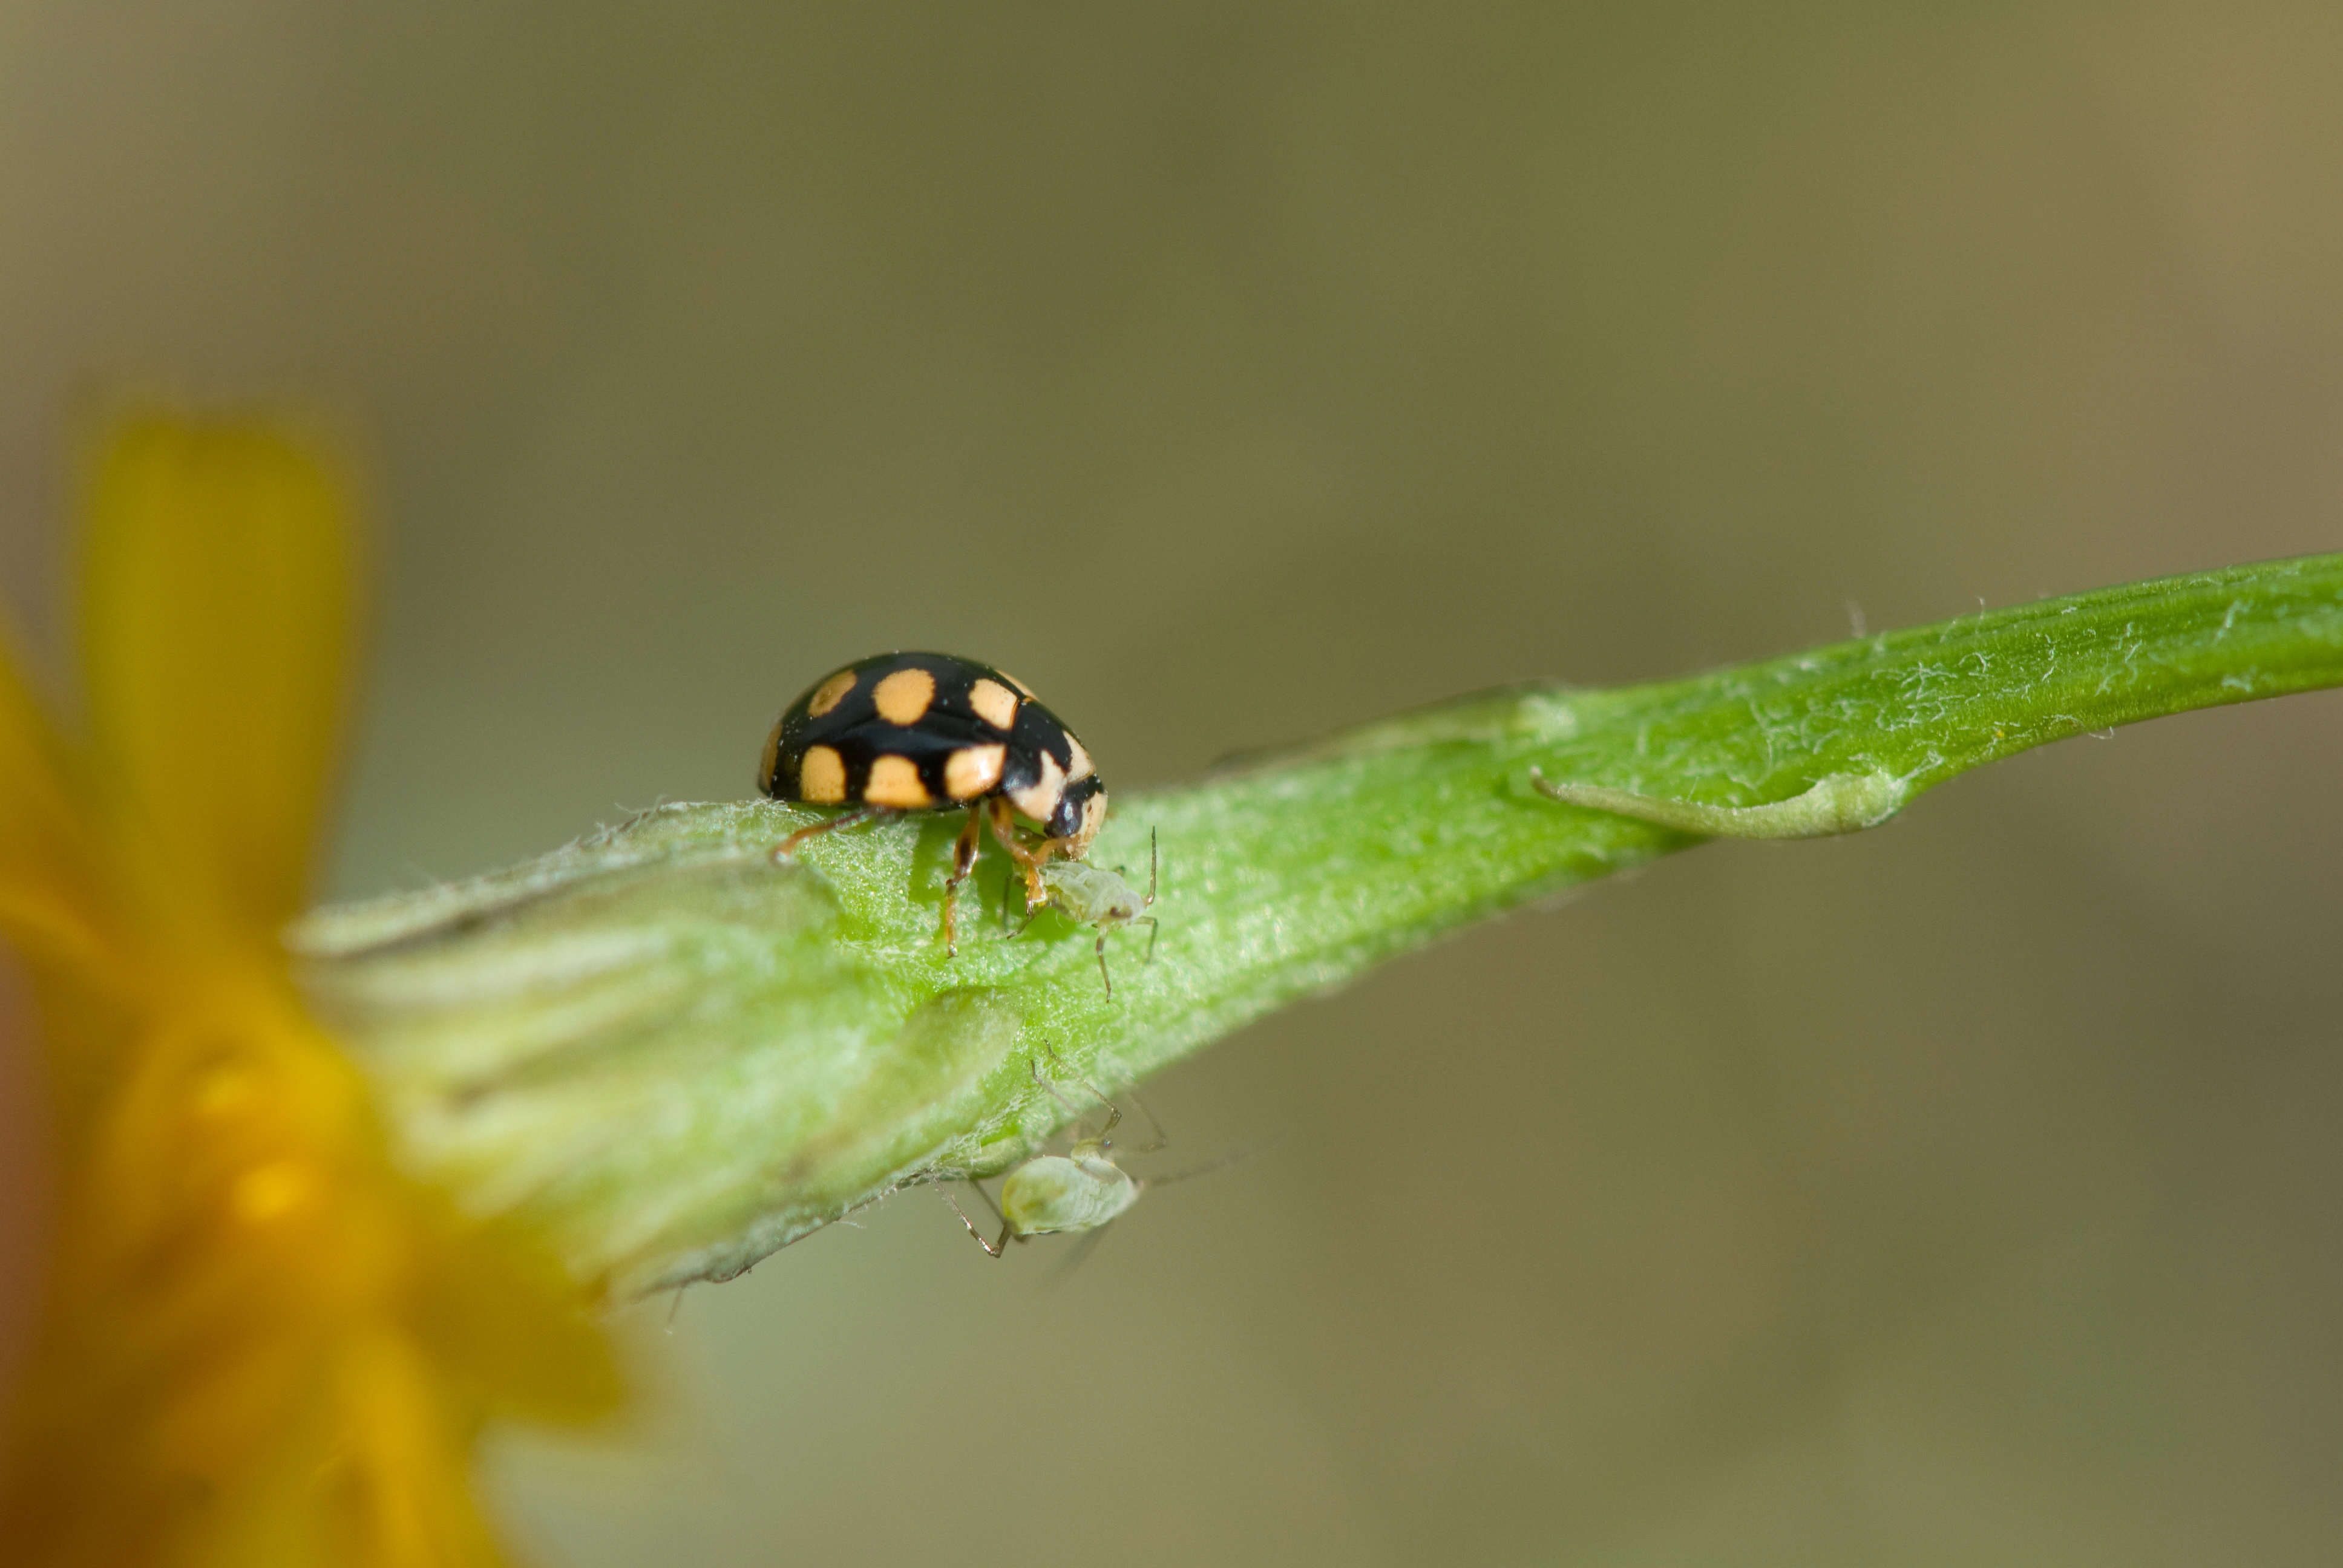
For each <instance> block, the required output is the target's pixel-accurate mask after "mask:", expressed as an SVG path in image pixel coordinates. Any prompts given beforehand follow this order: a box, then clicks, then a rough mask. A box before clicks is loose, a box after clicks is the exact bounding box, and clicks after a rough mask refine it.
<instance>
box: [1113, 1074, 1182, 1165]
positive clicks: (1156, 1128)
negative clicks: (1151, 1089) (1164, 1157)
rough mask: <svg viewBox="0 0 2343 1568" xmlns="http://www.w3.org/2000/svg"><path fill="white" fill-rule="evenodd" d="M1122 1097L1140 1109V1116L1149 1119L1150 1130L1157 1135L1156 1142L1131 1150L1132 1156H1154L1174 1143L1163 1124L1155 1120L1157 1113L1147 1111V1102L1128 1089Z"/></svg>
mask: <svg viewBox="0 0 2343 1568" xmlns="http://www.w3.org/2000/svg"><path fill="white" fill-rule="evenodd" d="M1122 1097H1123V1098H1124V1099H1125V1100H1128V1101H1131V1103H1132V1104H1133V1105H1136V1106H1137V1107H1139V1114H1141V1116H1144V1117H1145V1118H1147V1126H1148V1130H1149V1131H1151V1132H1153V1133H1154V1134H1155V1141H1153V1142H1152V1143H1149V1144H1146V1145H1144V1146H1142V1147H1141V1148H1138V1149H1133V1150H1130V1151H1128V1152H1130V1153H1132V1154H1152V1153H1154V1152H1155V1151H1157V1150H1159V1149H1161V1148H1165V1147H1167V1146H1168V1145H1169V1144H1170V1143H1171V1141H1172V1135H1171V1134H1170V1133H1168V1132H1166V1131H1163V1123H1161V1121H1156V1120H1155V1112H1153V1111H1150V1110H1148V1109H1147V1101H1144V1100H1141V1099H1140V1098H1139V1096H1138V1095H1136V1094H1134V1093H1132V1092H1131V1091H1130V1090H1127V1089H1126V1090H1124V1091H1122Z"/></svg>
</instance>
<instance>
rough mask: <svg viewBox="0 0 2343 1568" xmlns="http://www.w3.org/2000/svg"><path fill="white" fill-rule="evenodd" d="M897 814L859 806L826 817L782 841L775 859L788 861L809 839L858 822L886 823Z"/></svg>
mask: <svg viewBox="0 0 2343 1568" xmlns="http://www.w3.org/2000/svg"><path fill="white" fill-rule="evenodd" d="M894 816H895V813H894V812H893V811H891V810H890V809H888V808H886V807H884V806H857V807H856V808H855V809H853V810H851V811H841V812H840V813H839V814H838V815H837V816H835V817H825V818H823V819H821V820H820V821H819V822H809V823H807V824H806V825H805V826H804V827H802V828H800V829H798V830H797V831H796V832H794V833H792V834H790V835H789V837H788V838H786V839H782V840H781V841H780V844H779V848H777V849H774V850H773V859H776V860H786V859H789V857H790V856H792V855H794V854H796V853H797V852H798V846H799V844H802V843H804V842H805V841H806V840H807V839H812V838H818V837H820V835H821V834H824V833H828V832H831V831H833V830H835V829H840V828H851V827H852V826H854V824H855V823H857V822H885V821H890V820H892V819H893V818H894Z"/></svg>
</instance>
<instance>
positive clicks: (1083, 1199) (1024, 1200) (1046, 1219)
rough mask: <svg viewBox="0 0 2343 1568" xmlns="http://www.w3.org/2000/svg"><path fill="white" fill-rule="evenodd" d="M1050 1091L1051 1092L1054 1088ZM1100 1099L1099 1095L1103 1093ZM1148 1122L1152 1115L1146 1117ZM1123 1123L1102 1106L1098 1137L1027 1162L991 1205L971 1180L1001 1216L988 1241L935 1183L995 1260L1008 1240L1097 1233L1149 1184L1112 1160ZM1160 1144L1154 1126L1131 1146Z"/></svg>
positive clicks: (1011, 1175)
mask: <svg viewBox="0 0 2343 1568" xmlns="http://www.w3.org/2000/svg"><path fill="white" fill-rule="evenodd" d="M1052 1092H1055V1091H1052ZM1101 1098H1103V1097H1101ZM1148 1120H1149V1121H1153V1120H1154V1118H1152V1117H1150V1118H1149V1119H1148ZM1121 1121H1122V1112H1121V1111H1120V1110H1118V1109H1117V1108H1116V1107H1114V1106H1112V1105H1109V1106H1108V1107H1107V1108H1106V1125H1105V1126H1104V1127H1101V1129H1099V1131H1098V1135H1097V1136H1096V1137H1091V1138H1084V1139H1082V1140H1081V1141H1079V1142H1077V1143H1076V1144H1075V1145H1074V1146H1073V1147H1072V1148H1071V1149H1069V1150H1067V1151H1065V1152H1064V1153H1063V1154H1043V1155H1041V1156H1039V1157H1038V1158H1035V1159H1032V1160H1028V1161H1025V1163H1024V1164H1022V1165H1020V1166H1019V1167H1017V1169H1016V1170H1014V1171H1011V1172H1010V1173H1009V1176H1008V1179H1007V1180H1006V1181H1002V1182H1001V1201H1000V1202H998V1203H992V1200H991V1196H990V1194H989V1193H987V1192H986V1191H985V1190H984V1185H983V1183H982V1182H980V1181H970V1182H969V1185H970V1187H972V1188H974V1189H975V1190H976V1194H977V1196H978V1197H980V1198H982V1199H984V1201H986V1202H987V1203H990V1204H992V1208H993V1211H994V1212H995V1213H996V1214H998V1215H999V1216H1000V1219H1001V1235H1000V1237H999V1239H998V1240H996V1241H986V1240H985V1239H984V1232H983V1231H980V1230H978V1229H977V1228H976V1221H973V1220H971V1219H970V1218H969V1217H968V1213H967V1211H965V1210H963V1209H961V1208H960V1204H959V1203H958V1202H956V1201H954V1200H953V1198H952V1195H951V1194H950V1192H948V1191H944V1189H942V1188H941V1187H939V1188H937V1189H936V1191H939V1192H942V1193H943V1200H944V1201H945V1202H947V1203H950V1204H951V1208H952V1212H953V1213H955V1214H958V1215H959V1216H960V1223H961V1224H963V1225H966V1226H967V1227H968V1233H969V1234H970V1235H971V1236H973V1237H975V1238H976V1242H977V1245H978V1246H980V1247H982V1248H983V1249H984V1250H985V1251H987V1252H990V1254H991V1255H992V1256H994V1257H996V1258H998V1257H1000V1256H1001V1254H1002V1253H1003V1252H1005V1251H1008V1250H1009V1243H1010V1242H1011V1241H1023V1240H1025V1238H1027V1237H1028V1236H1048V1235H1054V1234H1056V1233H1058V1232H1061V1231H1099V1230H1101V1229H1103V1228H1104V1227H1105V1226H1107V1225H1110V1224H1111V1223H1112V1222H1113V1221H1115V1220H1116V1218H1118V1217H1119V1216H1120V1215H1121V1213H1122V1211H1124V1210H1126V1209H1128V1208H1130V1207H1131V1205H1132V1204H1133V1203H1136V1202H1138V1201H1139V1195H1140V1193H1141V1192H1143V1191H1146V1190H1147V1185H1148V1184H1147V1183H1146V1182H1145V1181H1141V1180H1139V1179H1138V1178H1137V1177H1134V1176H1133V1175H1131V1172H1130V1171H1125V1170H1124V1169H1123V1168H1122V1167H1121V1166H1120V1165H1117V1164H1116V1163H1115V1162H1114V1155H1113V1153H1112V1150H1113V1148H1114V1130H1115V1128H1116V1126H1117V1125H1118V1124H1120V1123H1121ZM1162 1147H1163V1134H1162V1130H1161V1128H1158V1129H1157V1130H1156V1135H1155V1141H1154V1142H1152V1143H1150V1144H1148V1145H1146V1146H1145V1147H1144V1148H1141V1149H1138V1150H1134V1151H1132V1152H1134V1153H1139V1154H1146V1153H1150V1152H1151V1151H1155V1150H1157V1149H1161V1148H1162Z"/></svg>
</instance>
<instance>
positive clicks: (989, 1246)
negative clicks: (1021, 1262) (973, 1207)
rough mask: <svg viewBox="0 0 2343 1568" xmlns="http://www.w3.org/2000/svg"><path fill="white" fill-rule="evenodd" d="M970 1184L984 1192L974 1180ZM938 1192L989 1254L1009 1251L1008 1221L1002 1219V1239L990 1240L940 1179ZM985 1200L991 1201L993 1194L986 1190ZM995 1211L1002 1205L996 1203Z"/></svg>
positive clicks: (998, 1255) (994, 1255)
mask: <svg viewBox="0 0 2343 1568" xmlns="http://www.w3.org/2000/svg"><path fill="white" fill-rule="evenodd" d="M969 1185H970V1186H971V1187H974V1188H976V1190H977V1191H979V1192H984V1189H983V1187H982V1186H980V1185H979V1184H978V1183H977V1182H976V1181H970V1182H969ZM936 1193H937V1195H938V1196H939V1197H940V1198H942V1199H943V1201H945V1202H946V1203H948V1204H950V1206H951V1211H952V1212H953V1213H955V1214H957V1215H959V1216H960V1223H961V1224H963V1225H965V1226H967V1227H968V1233H969V1234H970V1235H971V1236H973V1237H975V1238H976V1244H977V1245H978V1246H980V1247H981V1248H983V1249H984V1251H985V1252H986V1254H987V1255H988V1256H990V1257H995V1258H998V1257H1000V1256H1001V1254H1003V1253H1005V1252H1006V1251H1009V1221H1006V1220H1003V1221H1001V1240H999V1241H986V1240H985V1239H984V1232H983V1231H980V1230H978V1229H977V1228H976V1221H973V1220H971V1219H970V1218H969V1217H968V1211H967V1210H965V1209H963V1208H961V1207H960V1201H959V1200H958V1199H956V1198H954V1197H953V1196H952V1195H951V1193H950V1191H946V1189H945V1187H944V1184H943V1183H942V1182H940V1181H939V1182H937V1183H936ZM984 1201H986V1202H987V1203H991V1202H992V1195H991V1194H990V1193H989V1192H986V1193H985V1194H984ZM994 1211H995V1212H996V1213H997V1212H999V1211H1000V1206H999V1205H998V1204H995V1205H994Z"/></svg>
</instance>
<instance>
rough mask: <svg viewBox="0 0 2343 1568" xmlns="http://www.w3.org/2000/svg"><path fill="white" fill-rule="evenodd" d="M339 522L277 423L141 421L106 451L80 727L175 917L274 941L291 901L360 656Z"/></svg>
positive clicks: (308, 460)
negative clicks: (85, 726) (110, 778)
mask: <svg viewBox="0 0 2343 1568" xmlns="http://www.w3.org/2000/svg"><path fill="white" fill-rule="evenodd" d="M350 525H351V519H350V518H349V515H348V507H347V503H346V502H345V500H344V498H343V495H342V492H341V489H340V487H339V486H337V483H336V482H335V478H334V477H333V476H332V474H331V473H330V472H329V471H328V469H327V467H326V466H325V464H324V463H323V462H322V461H321V460H320V459H319V458H318V457H317V456H316V455H315V454H313V453H311V452H309V451H307V450H306V449H304V448H303V447H299V446H297V444H295V442H294V441H293V440H292V439H290V438H289V437H287V435H286V434H285V433H283V432H282V431H281V430H278V429H277V428H274V427H262V426H255V425H240V424H232V423H213V424H204V423H193V422H188V421H185V420H178V419H170V418H160V417H147V418H140V419H136V420H134V421H131V422H129V423H127V424H126V425H124V426H123V427H121V429H120V430H119V431H118V433H117V434H116V437H115V438H114V440H113V442H112V443H111V445H110V446H109V447H108V448H107V449H106V452H105V453H104V455H103V457H102V458H101V461H100V463H99V466H98V469H97V473H96V480H95V483H94V487H93V493H92V497H91V512H90V528H89V539H88V566H87V589H86V591H87V598H86V602H85V615H84V629H85V662H86V668H87V673H88V678H89V700H90V721H91V728H92V731H93V734H94V736H95V739H96V742H97V746H98V749H99V753H100V757H101V759H102V760H103V761H104V762H105V763H106V764H107V765H108V766H110V767H111V768H113V769H116V770H117V773H118V781H119V784H120V787H121V789H123V792H124V797H125V802H124V803H125V807H126V810H127V813H128V815H129V817H130V818H131V821H130V822H129V824H128V825H127V826H128V828H129V836H130V838H131V839H132V841H133V843H134V844H135V845H136V846H137V847H136V848H134V849H131V850H130V851H129V854H128V859H129V862H130V869H132V871H133V872H134V873H153V874H149V875H144V876H143V877H142V879H143V880H145V881H146V883H147V884H148V885H149V887H150V889H151V890H161V891H163V892H164V893H166V895H167V896H166V899H165V902H166V904H168V905H171V906H174V908H173V909H172V912H173V913H175V914H176V915H178V916H180V917H182V918H188V917H192V918H193V919H195V920H204V921H217V920H226V921H227V922H229V923H230V925H231V926H232V927H233V928H236V929H240V930H243V931H244V932H246V933H247V934H248V935H256V934H258V933H263V932H265V933H267V935H268V936H269V937H270V939H272V940H273V938H274V935H275V932H276V929H277V926H278V925H279V924H280V923H281V922H282V921H284V920H287V918H289V917H290V916H291V915H292V914H293V913H294V912H295V911H296V910H298V909H299V907H300V905H301V902H302V897H303V893H304V891H305V890H306V886H307V870H308V864H309V851H310V848H311V843H312V840H313V839H314V838H315V837H316V834H317V829H318V826H319V823H318V818H319V814H320V808H321V806H322V803H323V800H324V798H325V792H326V789H327V785H328V783H329V782H330V775H331V773H332V771H333V765H334V762H335V759H336V756H337V750H338V741H339V739H340V728H339V718H340V700H341V697H342V694H343V689H344V688H345V686H346V685H347V681H348V678H349V674H350V666H351V661H352V657H353V655H352V644H353V635H354V631H355V627H354V624H353V623H354V612H353V609H352V606H353V604H354V602H355V598H356V594H355V590H356V587H357V583H356V578H357V569H358V567H357V559H356V551H355V549H354V548H353V545H352V543H351V530H350ZM150 855H154V856H159V857H160V858H161V859H162V860H163V861H165V862H166V864H165V865H163V866H161V867H151V866H148V865H147V864H146V858H147V857H148V856H150ZM191 899H192V900H197V902H196V907H194V908H188V907H186V906H187V904H188V902H189V900H191Z"/></svg>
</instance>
